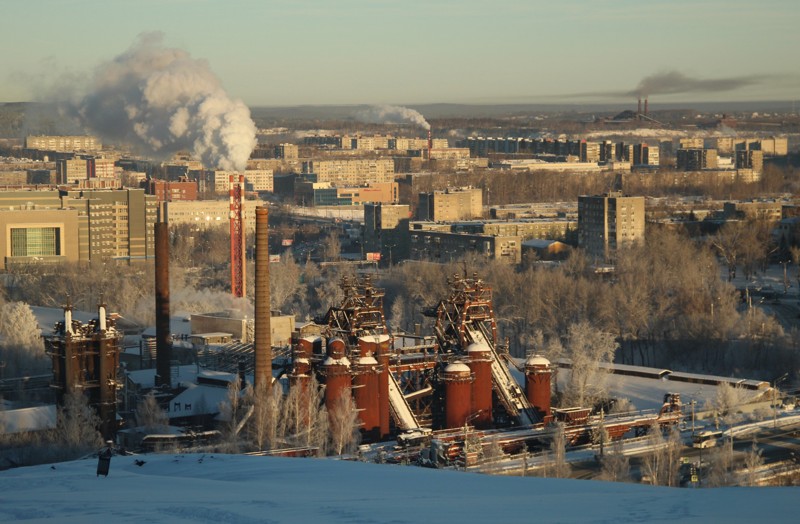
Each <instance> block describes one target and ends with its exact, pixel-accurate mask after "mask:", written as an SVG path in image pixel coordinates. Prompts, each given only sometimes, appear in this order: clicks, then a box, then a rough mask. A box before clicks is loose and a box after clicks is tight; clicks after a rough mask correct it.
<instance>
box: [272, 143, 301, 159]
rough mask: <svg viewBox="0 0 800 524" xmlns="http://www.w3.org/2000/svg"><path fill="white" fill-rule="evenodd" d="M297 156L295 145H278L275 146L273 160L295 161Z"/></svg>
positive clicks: (298, 154) (297, 151) (297, 150)
mask: <svg viewBox="0 0 800 524" xmlns="http://www.w3.org/2000/svg"><path fill="white" fill-rule="evenodd" d="M299 156H300V153H299V149H298V147H297V145H296V144H279V145H277V146H275V158H282V159H284V160H297V158H298V157H299Z"/></svg>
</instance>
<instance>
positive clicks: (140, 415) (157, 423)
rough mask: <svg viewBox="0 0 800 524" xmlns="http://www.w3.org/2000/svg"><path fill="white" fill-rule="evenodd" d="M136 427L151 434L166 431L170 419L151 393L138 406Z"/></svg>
mask: <svg viewBox="0 0 800 524" xmlns="http://www.w3.org/2000/svg"><path fill="white" fill-rule="evenodd" d="M136 425H137V426H139V427H141V428H144V429H145V431H148V432H150V433H158V432H163V431H166V429H167V426H168V425H169V417H167V414H166V413H165V412H164V410H163V409H161V406H159V405H158V401H157V400H156V396H155V394H153V392H152V391H151V392H150V393H148V394H147V395H145V396H144V398H142V399H141V400H140V401H139V403H138V404H137V405H136Z"/></svg>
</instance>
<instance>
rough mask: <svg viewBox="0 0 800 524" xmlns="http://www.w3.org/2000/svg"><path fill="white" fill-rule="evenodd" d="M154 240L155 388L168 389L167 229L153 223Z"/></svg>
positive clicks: (170, 348) (170, 358)
mask: <svg viewBox="0 0 800 524" xmlns="http://www.w3.org/2000/svg"><path fill="white" fill-rule="evenodd" d="M155 240H156V386H167V387H170V386H171V384H170V382H171V380H170V361H171V360H172V340H171V334H170V328H169V228H168V226H167V223H166V222H156V223H155Z"/></svg>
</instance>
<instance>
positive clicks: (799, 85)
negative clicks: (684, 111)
mask: <svg viewBox="0 0 800 524" xmlns="http://www.w3.org/2000/svg"><path fill="white" fill-rule="evenodd" d="M1 7H2V9H1V10H0V49H2V61H0V101H20V100H32V99H35V98H36V97H37V96H38V94H39V93H40V92H42V91H46V90H50V89H52V87H53V86H54V85H56V86H57V88H58V89H66V88H68V87H70V86H71V85H72V84H73V81H74V79H76V78H78V79H79V78H82V77H83V78H86V77H88V76H89V75H91V73H92V71H93V70H94V68H95V67H96V66H97V65H99V64H100V63H102V62H104V61H107V60H110V59H113V58H114V57H115V56H117V55H118V54H120V53H122V52H124V51H125V50H126V49H128V48H129V47H130V46H131V45H132V44H133V42H134V41H135V40H136V37H137V35H139V34H141V33H143V32H149V31H161V32H163V33H164V35H165V38H164V44H165V45H166V46H169V47H179V48H182V49H185V50H186V51H188V52H189V53H190V54H191V55H192V57H194V58H202V59H205V60H207V61H208V63H209V65H210V67H211V69H212V70H213V71H214V72H215V73H216V74H217V75H218V76H219V78H220V79H221V81H222V83H223V84H224V86H225V88H226V89H227V90H228V92H229V93H230V95H231V96H232V97H236V98H241V99H243V100H244V101H245V102H246V103H247V104H249V105H296V104H362V103H369V104H378V103H392V104H415V103H432V102H453V103H517V102H533V103H546V102H556V101H564V100H573V98H570V97H569V95H573V94H580V93H583V94H586V96H585V97H578V98H574V100H576V101H577V100H580V101H608V100H620V101H628V100H630V99H631V97H633V95H631V94H630V93H631V92H634V91H635V90H636V89H637V86H638V85H639V84H640V82H641V81H642V79H644V78H645V77H648V76H651V75H656V74H660V73H668V72H669V73H671V74H672V76H671V78H673V80H674V79H675V78H676V74H677V78H678V79H679V80H680V79H682V80H686V81H688V82H689V83H688V84H687V85H689V86H690V87H691V90H689V91H688V92H687V91H684V90H683V88H682V87H680V86H678V87H675V86H674V85H673V86H672V87H668V88H666V90H664V91H663V94H656V92H653V93H652V94H651V104H653V103H656V102H657V101H658V100H663V101H664V102H668V101H669V102H677V101H686V100H691V101H700V100H773V99H780V100H792V99H800V80H799V79H800V71H798V62H800V61H799V60H798V51H800V2H798V1H797V0H760V1H753V0H710V1H703V0H663V1H662V0H635V1H634V0H614V1H612V0H548V1H538V0H503V1H500V2H489V1H488V0H392V1H388V0H372V1H367V0H328V1H324V0H125V1H121V0H3V1H2V5H1ZM668 76H669V75H668ZM718 79H722V80H721V81H720V82H714V80H718ZM706 81H707V82H706ZM698 82H699V83H698ZM681 85H683V84H681ZM687 89H688V88H687ZM607 93H617V94H620V95H619V97H618V98H615V97H614V96H611V95H609V94H607ZM622 93H627V94H625V95H622Z"/></svg>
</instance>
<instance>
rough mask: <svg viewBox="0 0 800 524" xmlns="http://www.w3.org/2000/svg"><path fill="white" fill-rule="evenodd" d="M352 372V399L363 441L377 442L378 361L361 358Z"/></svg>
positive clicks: (378, 419) (378, 403)
mask: <svg viewBox="0 0 800 524" xmlns="http://www.w3.org/2000/svg"><path fill="white" fill-rule="evenodd" d="M353 371H354V375H353V397H354V399H355V401H356V408H357V409H358V418H359V419H361V431H362V433H363V435H364V440H365V441H370V442H377V441H379V440H380V438H381V434H380V431H381V416H380V402H379V400H380V394H379V392H378V378H379V376H380V375H379V374H380V370H379V367H378V361H377V360H375V359H374V358H373V357H371V356H366V357H361V358H360V359H359V360H358V363H356V365H355V366H354V369H353Z"/></svg>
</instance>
